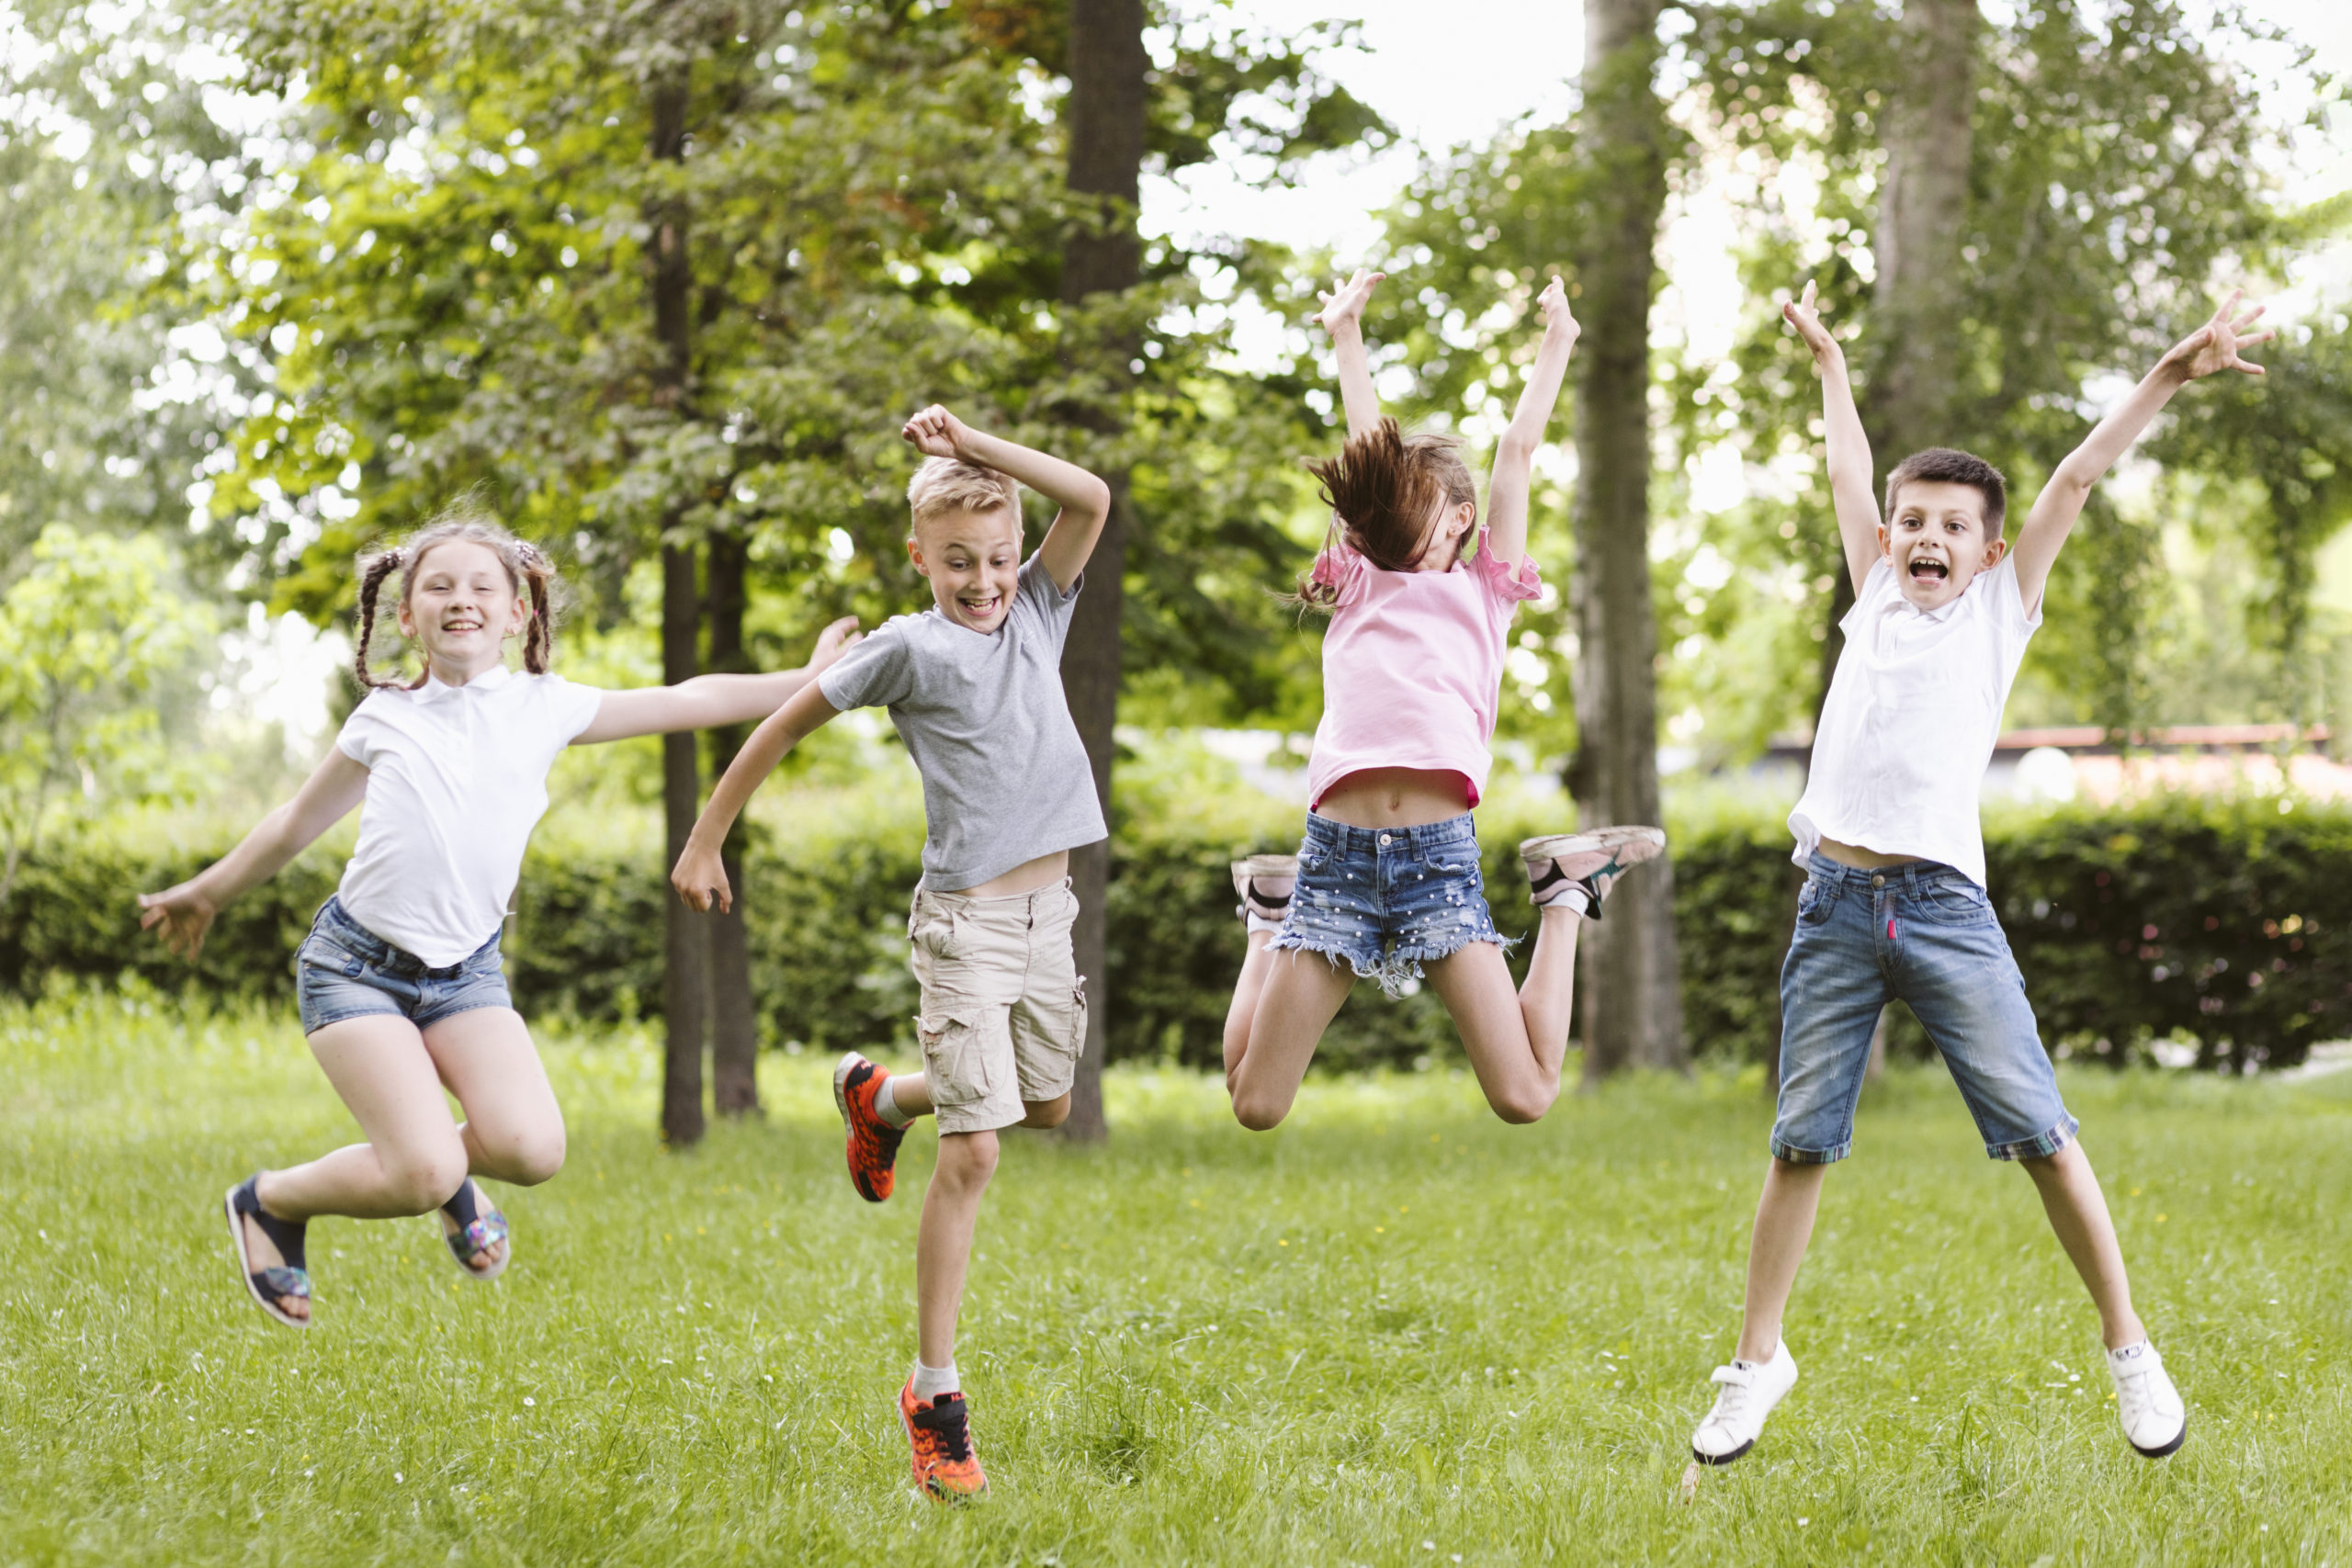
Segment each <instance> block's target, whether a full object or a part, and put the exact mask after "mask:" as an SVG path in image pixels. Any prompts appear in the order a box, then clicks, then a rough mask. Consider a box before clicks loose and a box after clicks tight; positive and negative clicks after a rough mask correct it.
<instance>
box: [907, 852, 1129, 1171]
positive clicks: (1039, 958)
mask: <svg viewBox="0 0 2352 1568" xmlns="http://www.w3.org/2000/svg"><path fill="white" fill-rule="evenodd" d="M1077 918H1078V895H1076V894H1075V893H1072V892H1071V891H1070V886H1069V878H1068V877H1064V878H1063V879H1062V880H1061V881H1059V882H1056V883H1051V884H1048V885H1047V886H1044V887H1040V888H1038V889H1036V890H1035V892H1030V893H1016V894H1012V895H1011V896H1010V897H1001V898H974V897H969V896H967V895H965V894H961V893H933V892H931V891H929V890H927V889H919V890H918V891H917V892H916V894H915V902H914V908H913V910H912V912H911V913H910V914H909V915H908V917H907V940H908V941H909V942H911V943H912V944H913V948H914V951H913V953H912V954H911V955H910V958H909V964H910V966H911V967H912V968H913V970H914V972H915V980H916V983H917V984H919V985H921V986H922V1013H921V1014H920V1016H918V1017H917V1018H916V1020H915V1032H916V1033H917V1034H919V1035H921V1036H922V1067H923V1081H924V1082H925V1083H927V1084H928V1085H929V1086H930V1088H931V1103H932V1109H933V1111H935V1112H937V1114H938V1117H939V1130H940V1131H941V1132H942V1133H989V1132H994V1131H995V1130H996V1129H997V1128H999V1127H1010V1126H1012V1125H1013V1124H1014V1123H1015V1122H1019V1121H1020V1120H1021V1119H1022V1117H1023V1116H1024V1115H1026V1114H1027V1112H1026V1111H1025V1110H1024V1109H1023V1101H1029V1102H1037V1101H1043V1100H1058V1099H1060V1098H1061V1097H1062V1096H1063V1095H1065V1094H1068V1093H1069V1086H1070V1081H1071V1080H1072V1078H1074V1077H1076V1076H1077V1073H1078V1058H1079V1055H1080V1052H1082V1051H1084V1050H1085V1048H1086V988H1085V986H1084V983H1083V982H1082V981H1080V978H1079V976H1078V963H1077V960H1076V959H1074V958H1073V957H1072V956H1071V954H1070V947H1069V930H1070V923H1071V922H1072V921H1073V920H1075V919H1077Z"/></svg>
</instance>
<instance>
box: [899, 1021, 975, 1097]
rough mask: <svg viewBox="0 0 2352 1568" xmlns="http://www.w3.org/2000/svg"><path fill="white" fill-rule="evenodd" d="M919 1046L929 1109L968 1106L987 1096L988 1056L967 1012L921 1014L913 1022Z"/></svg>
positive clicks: (973, 1022)
mask: <svg viewBox="0 0 2352 1568" xmlns="http://www.w3.org/2000/svg"><path fill="white" fill-rule="evenodd" d="M915 1033H916V1035H917V1037H918V1038H920V1039H921V1040H922V1071H923V1081H924V1083H925V1084H926V1085H927V1086H928V1087H929V1089H930V1090H931V1102H932V1103H933V1105H970V1104H972V1103H974V1102H975V1101H977V1100H986V1099H987V1098H988V1094H989V1063H988V1052H987V1050H986V1048H985V1045H984V1043H983V1042H982V1040H981V1038H980V1028H979V1021H978V1017H977V1016H976V1015H975V1014H973V1013H970V1012H964V1011H956V1012H945V1011H942V1012H934V1013H925V1014H924V1015H922V1017H920V1018H918V1019H916V1020H915Z"/></svg>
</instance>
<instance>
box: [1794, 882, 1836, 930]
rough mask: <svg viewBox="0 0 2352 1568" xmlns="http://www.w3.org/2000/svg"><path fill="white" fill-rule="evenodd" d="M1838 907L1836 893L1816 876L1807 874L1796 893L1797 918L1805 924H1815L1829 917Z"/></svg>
mask: <svg viewBox="0 0 2352 1568" xmlns="http://www.w3.org/2000/svg"><path fill="white" fill-rule="evenodd" d="M1837 907H1838V895H1837V894H1835V893H1833V892H1832V891H1830V890H1829V888H1828V887H1826V886H1824V885H1823V883H1822V882H1821V879H1820V878H1818V877H1813V876H1808V877H1806V878H1805V879H1804V887H1803V888H1802V889H1801V890H1799V892H1798V894H1797V919H1800V920H1803V921H1804V923H1805V924H1806V925H1809V926H1817V925H1819V924H1821V922H1822V921H1824V920H1826V919H1828V918H1829V911H1830V910H1832V909H1834V908H1837Z"/></svg>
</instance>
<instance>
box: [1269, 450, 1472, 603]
mask: <svg viewBox="0 0 2352 1568" xmlns="http://www.w3.org/2000/svg"><path fill="white" fill-rule="evenodd" d="M1306 470H1307V472H1309V473H1311V474H1313V475H1314V476H1315V478H1316V479H1317V480H1318V481H1319V482H1320V485H1321V488H1322V494H1323V502H1324V504H1325V505H1327V506H1329V508H1330V509H1331V526H1330V530H1329V534H1327V535H1326V536H1325V538H1324V545H1323V547H1324V548H1325V549H1329V548H1330V547H1331V544H1332V542H1333V538H1334V537H1335V536H1336V537H1337V538H1339V539H1344V540H1345V541H1346V542H1347V544H1348V546H1349V547H1350V548H1351V549H1353V550H1354V551H1355V552H1356V553H1357V554H1358V555H1361V556H1362V557H1363V558H1364V559H1366V560H1368V561H1370V562H1371V563H1372V564H1373V565H1374V566H1376V567H1378V568H1380V569H1381V570H1383V571H1410V570H1413V569H1414V568H1415V567H1416V566H1418V565H1419V563H1420V559H1421V556H1422V554H1423V553H1424V552H1425V551H1427V550H1428V548H1429V546H1430V534H1431V533H1432V532H1433V531H1434V528H1435V523H1434V513H1436V511H1437V508H1438V503H1439V502H1444V503H1445V504H1446V505H1448V506H1460V505H1463V504H1464V503H1465V502H1466V503H1468V504H1469V505H1470V506H1471V507H1473V508H1474V509H1475V508H1476V505H1477V503H1478V481H1477V480H1476V479H1474V478H1472V477H1471V473H1470V465H1469V464H1467V463H1464V461H1463V460H1462V442H1461V441H1460V439H1459V438H1457V437H1455V436H1452V435H1432V434H1418V435H1407V434H1405V433H1404V432H1403V431H1402V430H1401V429H1399V428H1398V427H1397V422H1396V421H1395V420H1393V419H1384V420H1382V421H1381V422H1380V423H1378V424H1376V425H1374V426H1373V428H1372V429H1370V430H1368V431H1366V432H1364V434H1362V435H1359V436H1354V437H1351V439H1350V440H1349V442H1348V444H1347V446H1344V447H1343V448H1341V449H1340V455H1339V456H1338V457H1329V458H1325V459H1323V460H1321V461H1319V462H1310V463H1309V464H1307V465H1306ZM1472 521H1473V522H1474V523H1475V522H1476V512H1475V510H1474V512H1473V513H1472ZM1468 542H1469V541H1468V540H1467V538H1465V539H1464V545H1465V546H1466V545H1467V544H1468ZM1339 592H1340V591H1339V590H1338V589H1337V588H1335V587H1333V586H1332V585H1331V584H1330V583H1328V582H1318V581H1316V580H1315V578H1314V575H1313V574H1312V573H1311V572H1310V573H1308V574H1307V575H1306V576H1304V577H1302V578H1300V579H1299V581H1298V591H1297V592H1296V593H1295V594H1294V595H1290V596H1289V597H1290V598H1291V599H1292V600H1293V602H1295V603H1297V604H1304V605H1310V606H1314V607H1317V608H1322V609H1329V607H1330V606H1331V605H1332V604H1334V603H1335V602H1336V601H1337V600H1338V598H1339Z"/></svg>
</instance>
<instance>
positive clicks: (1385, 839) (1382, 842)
mask: <svg viewBox="0 0 2352 1568" xmlns="http://www.w3.org/2000/svg"><path fill="white" fill-rule="evenodd" d="M1380 847H1381V848H1382V849H1384V850H1385V849H1386V848H1387V847H1388V835H1387V834H1385V833H1383V834H1381V835H1380Z"/></svg>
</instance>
